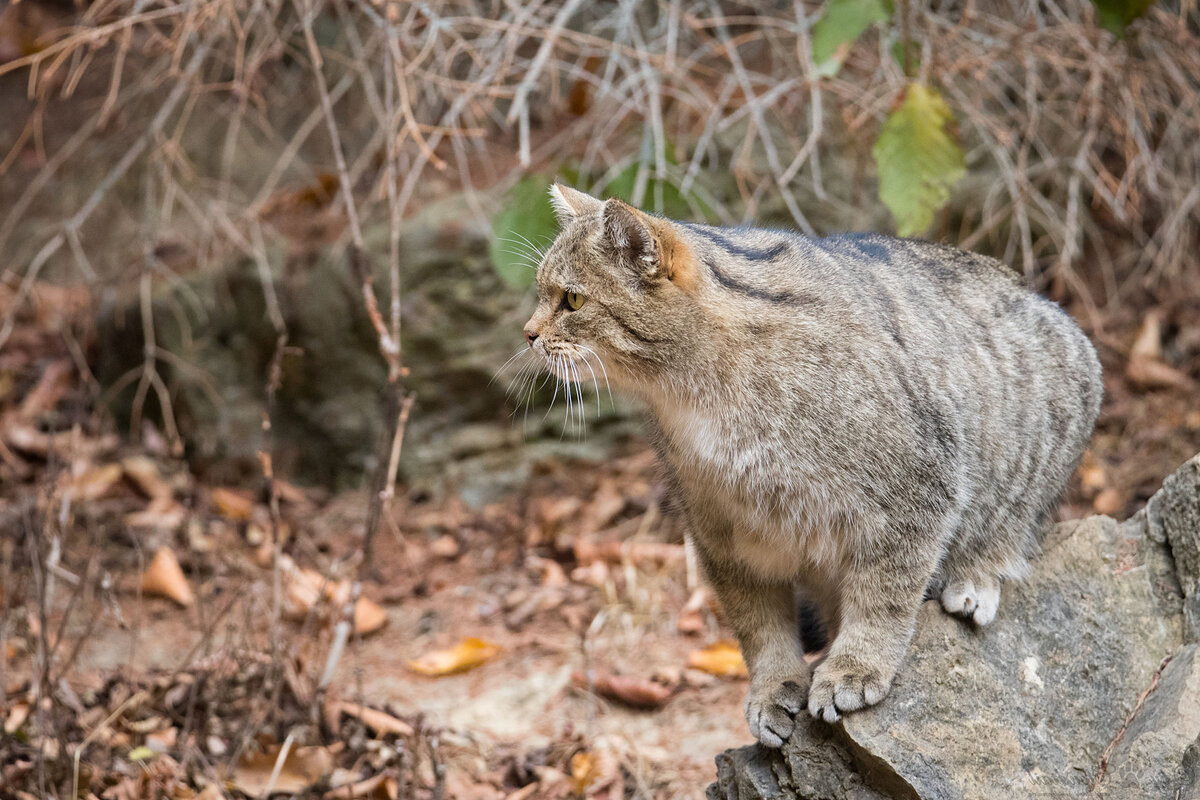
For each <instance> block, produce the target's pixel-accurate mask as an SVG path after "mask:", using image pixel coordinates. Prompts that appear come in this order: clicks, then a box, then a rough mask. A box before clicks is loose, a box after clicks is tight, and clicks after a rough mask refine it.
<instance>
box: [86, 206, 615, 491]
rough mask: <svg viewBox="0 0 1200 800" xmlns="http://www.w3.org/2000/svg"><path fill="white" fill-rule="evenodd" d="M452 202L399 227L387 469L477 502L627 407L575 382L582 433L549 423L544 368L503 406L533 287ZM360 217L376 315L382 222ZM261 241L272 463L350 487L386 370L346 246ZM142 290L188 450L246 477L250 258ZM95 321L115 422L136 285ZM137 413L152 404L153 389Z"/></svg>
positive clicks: (254, 469)
mask: <svg viewBox="0 0 1200 800" xmlns="http://www.w3.org/2000/svg"><path fill="white" fill-rule="evenodd" d="M452 206H453V204H446V205H445V206H444V207H442V208H440V209H437V208H435V209H431V210H429V211H428V212H426V213H424V214H423V215H422V216H420V217H418V218H417V219H414V220H413V221H412V222H411V223H409V224H407V226H406V227H405V228H404V230H403V232H402V233H403V235H402V239H401V253H402V256H401V265H400V266H401V272H402V276H401V281H402V285H403V296H402V309H401V311H402V347H403V360H404V363H405V366H406V367H407V368H408V369H409V375H408V376H407V377H406V378H405V379H404V380H405V388H406V389H407V390H409V391H411V392H413V393H415V395H416V405H415V407H414V409H413V413H412V415H411V417H410V418H409V424H408V428H407V435H406V438H405V443H404V449H403V451H402V464H401V468H402V478H403V479H404V480H405V481H406V482H407V483H408V484H409V485H410V486H412V487H416V488H418V489H421V490H429V491H435V492H436V491H438V490H439V488H441V486H442V485H445V484H449V485H450V486H452V487H453V488H454V489H455V490H456V491H458V492H459V493H460V494H461V495H462V496H463V497H464V498H466V499H467V500H468V502H472V503H473V504H482V503H485V502H487V501H488V500H490V499H493V498H494V497H495V496H496V495H497V494H498V493H500V492H501V491H503V490H504V489H505V488H511V487H513V486H515V485H518V484H519V483H521V482H522V481H524V480H525V479H526V477H527V476H528V474H529V472H530V468H531V464H532V463H534V462H535V461H536V460H537V459H539V458H544V457H546V456H548V455H554V456H558V457H585V458H588V457H590V458H602V457H604V456H605V455H606V454H607V453H608V452H609V450H610V449H611V447H612V445H613V444H614V442H619V441H623V440H625V439H627V438H628V436H629V435H631V434H632V433H634V432H636V431H637V429H638V423H637V421H636V420H634V419H633V418H632V417H630V416H629V415H628V414H622V413H617V412H616V411H615V410H614V409H613V408H612V406H611V404H610V403H609V402H608V395H607V393H605V394H604V403H603V407H604V411H603V414H602V416H601V417H600V418H599V420H596V415H597V411H596V409H597V400H596V397H595V395H594V393H592V392H591V390H590V389H585V400H586V401H587V403H588V412H589V413H588V414H587V417H588V421H589V423H593V421H594V420H595V422H594V424H589V427H588V432H587V437H586V439H580V438H576V437H574V436H572V435H566V436H563V435H562V431H563V428H562V424H561V421H562V410H563V399H562V397H563V396H562V393H561V392H560V393H559V396H558V398H557V403H556V406H555V409H554V413H551V414H549V415H548V416H547V415H546V409H547V407H548V406H549V405H550V401H551V397H552V395H553V389H554V382H553V381H548V382H546V383H545V385H543V386H542V388H541V392H540V393H539V394H537V396H536V398H535V399H534V401H533V403H532V409H531V410H530V412H529V414H528V416H527V417H526V416H525V415H518V416H515V417H514V411H515V402H514V400H513V399H511V398H509V397H508V396H507V390H508V388H509V381H510V379H511V377H512V376H511V375H510V374H505V375H500V376H497V377H496V379H495V380H493V376H495V375H496V374H497V371H498V370H499V369H500V367H501V365H503V364H504V363H505V362H506V361H507V359H508V358H509V357H510V356H512V355H513V354H514V353H515V352H517V351H518V348H519V347H520V346H522V345H523V337H522V334H521V328H522V326H523V325H524V323H525V320H526V319H527V318H528V316H529V313H530V312H531V311H532V309H533V305H532V302H531V301H532V295H531V293H529V292H521V291H515V290H513V289H510V288H508V287H506V286H505V285H504V284H503V283H501V281H500V280H499V278H498V277H497V276H496V273H495V270H494V269H493V267H492V265H491V262H490V261H489V260H488V256H487V242H488V237H489V236H490V232H489V231H488V230H487V229H486V228H483V227H481V226H478V225H469V224H464V223H463V222H462V221H461V219H462V216H463V214H462V209H461V208H459V207H452ZM366 234H367V239H368V240H367V250H368V252H369V253H370V254H371V259H372V263H373V264H374V265H375V267H376V268H377V278H376V289H377V292H378V293H379V297H380V308H381V310H382V311H383V313H384V314H385V316H386V315H387V314H388V313H389V312H388V308H389V301H388V299H387V298H386V297H384V293H385V292H386V290H387V288H386V287H387V285H388V284H387V277H386V274H385V273H386V265H387V258H386V253H387V251H388V238H387V230H386V226H384V227H378V226H377V227H374V228H368V229H367V231H366ZM269 256H270V262H271V264H272V265H274V266H276V269H277V274H276V275H275V283H276V287H275V289H276V294H277V296H278V299H279V306H280V309H281V312H282V315H283V317H284V321H285V323H286V326H287V331H288V347H289V350H288V351H287V353H286V354H285V355H284V357H283V360H282V376H281V377H282V381H281V385H280V387H279V390H278V392H277V394H276V397H275V407H274V410H273V413H272V424H273V430H274V434H275V437H274V444H273V447H274V460H275V469H276V472H277V473H278V474H281V475H285V476H288V477H289V478H291V479H299V480H302V481H304V482H307V483H319V484H325V485H328V486H331V487H335V488H342V487H358V486H360V485H361V483H362V479H363V476H364V475H365V474H366V473H368V472H369V471H370V470H371V469H372V468H373V467H374V465H375V459H376V457H377V440H378V437H379V432H380V430H381V428H382V424H383V415H384V392H383V390H384V386H385V383H386V368H385V365H384V362H383V359H382V358H381V356H380V354H379V349H378V342H377V340H376V337H375V333H374V330H373V329H372V327H371V325H370V324H369V322H368V320H367V318H366V314H365V313H364V311H363V306H362V297H361V292H360V288H359V286H358V285H357V284H355V283H354V281H353V279H352V277H351V274H350V270H349V268H348V267H347V265H346V263H344V260H335V258H334V256H333V255H331V254H330V253H329V252H327V251H318V252H311V253H301V254H297V253H290V254H289V253H286V252H284V250H283V249H282V248H278V249H274V250H271V251H270V253H269ZM339 258H343V257H342V256H339ZM279 265H282V268H281V269H280V268H279ZM151 307H152V321H153V330H154V333H155V340H156V344H157V346H158V347H159V348H162V350H164V351H166V352H167V353H168V354H169V355H170V357H169V358H164V359H163V360H161V361H159V362H158V365H157V369H158V371H159V373H160V375H161V376H162V378H163V380H164V381H165V383H166V385H167V386H168V387H169V390H170V394H171V400H172V408H171V416H172V417H173V419H174V421H175V423H177V425H178V428H179V431H180V433H181V437H182V439H183V441H184V442H185V443H186V444H187V457H188V459H189V461H190V462H191V464H192V466H193V467H194V468H195V469H196V470H198V471H199V472H201V473H202V474H203V475H204V477H205V478H206V479H208V480H211V481H214V482H217V483H239V482H242V481H244V480H252V479H254V478H255V477H257V476H258V474H259V465H258V460H257V457H256V453H257V451H258V450H260V449H262V448H263V447H264V446H265V444H266V437H265V434H264V432H263V426H262V413H263V410H264V408H265V394H266V382H267V375H268V372H269V369H270V365H271V362H272V359H273V358H274V356H275V351H276V346H277V338H278V337H277V334H276V332H275V329H274V327H273V326H272V325H271V323H270V321H269V316H268V314H267V312H266V306H265V302H264V294H263V289H262V284H261V279H260V276H259V272H258V269H257V267H256V266H255V264H254V263H253V262H251V261H248V260H242V261H234V262H231V263H229V264H225V265H220V266H214V267H213V268H210V269H205V270H194V271H192V272H190V273H186V274H185V275H183V276H181V277H180V278H179V279H178V280H175V281H173V282H170V283H168V282H167V281H161V282H156V283H155V285H154V292H153V299H152V305H151ZM97 327H98V331H97V338H98V347H97V355H98V364H97V368H96V371H97V377H98V378H99V380H100V382H101V384H102V385H103V386H104V387H105V388H106V389H109V390H110V393H109V396H110V397H111V402H110V408H111V409H112V411H113V413H114V416H115V417H116V418H117V419H118V420H119V421H121V422H122V423H123V424H128V422H129V420H130V418H131V417H132V411H133V406H134V398H135V394H136V387H137V384H138V380H137V378H138V376H139V375H140V373H141V369H142V363H143V358H144V356H143V350H144V345H143V325H142V319H141V306H140V298H139V294H138V287H137V285H134V286H131V287H129V289H128V290H127V291H123V292H118V293H116V294H115V295H114V296H112V297H109V298H107V300H106V307H105V308H103V309H101V315H100V319H99V321H98V323H97ZM538 383H539V384H540V383H541V381H539V382H538ZM122 387H123V388H122ZM144 416H145V417H146V418H149V419H153V420H155V421H158V420H160V419H162V417H163V416H164V415H163V412H162V409H161V408H160V407H159V405H158V397H157V394H156V393H155V392H153V391H151V392H150V393H149V395H148V397H147V399H146V403H145V413H144Z"/></svg>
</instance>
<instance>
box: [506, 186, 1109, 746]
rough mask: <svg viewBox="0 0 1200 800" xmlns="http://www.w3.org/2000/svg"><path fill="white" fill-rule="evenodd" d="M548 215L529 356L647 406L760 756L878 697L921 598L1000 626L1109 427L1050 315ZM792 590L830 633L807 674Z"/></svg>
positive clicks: (776, 244)
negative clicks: (1102, 423)
mask: <svg viewBox="0 0 1200 800" xmlns="http://www.w3.org/2000/svg"><path fill="white" fill-rule="evenodd" d="M551 199H552V202H553V204H554V208H555V212H556V214H557V216H558V218H559V222H560V227H561V230H560V233H559V235H558V237H557V238H556V239H555V241H554V242H553V243H552V244H551V246H550V248H549V250H548V251H547V253H546V255H545V257H544V259H543V260H542V262H541V264H540V265H539V267H538V272H537V292H538V301H539V302H538V306H537V310H536V311H535V312H534V314H533V317H532V318H531V319H530V320H529V323H528V324H527V325H526V326H525V337H526V340H527V341H528V343H529V345H530V347H532V349H533V350H534V352H536V353H538V354H540V355H542V356H544V357H545V358H546V361H547V364H548V365H549V367H550V369H551V370H552V371H554V372H556V373H557V374H559V376H560V377H563V378H569V376H570V374H571V372H572V370H573V369H574V370H582V369H583V367H585V366H587V367H590V368H592V369H593V371H594V372H596V373H599V372H600V369H599V365H603V368H604V370H606V372H607V375H608V376H609V377H610V378H611V380H612V382H613V383H614V384H617V385H618V386H620V387H622V388H624V389H625V390H627V391H628V392H630V393H632V394H633V395H635V396H636V397H638V398H640V399H641V400H642V401H643V402H644V403H645V405H646V407H647V409H648V412H649V413H648V417H649V423H648V424H649V428H650V436H651V440H652V441H653V443H654V446H655V448H656V450H657V452H658V455H659V460H660V462H661V465H662V467H663V469H664V472H665V474H666V477H667V481H668V485H669V489H670V491H671V493H672V495H673V497H674V498H675V499H676V500H677V502H678V504H679V505H680V506H681V508H682V510H683V512H684V514H685V516H686V519H687V522H688V527H689V529H690V530H689V536H690V539H691V542H692V544H693V546H694V548H695V551H696V553H697V555H698V557H699V560H700V563H701V565H702V567H703V571H704V573H705V576H706V578H707V580H708V581H709V583H710V584H711V586H712V588H713V590H714V592H715V594H716V597H717V600H718V601H719V603H720V606H721V608H722V609H723V611H724V614H725V616H726V618H727V619H728V621H729V623H730V624H731V626H732V627H733V628H734V631H735V632H736V634H737V637H738V640H739V642H740V644H741V648H742V653H743V655H744V657H745V659H746V663H747V666H748V667H749V671H750V688H749V692H748V694H747V698H746V704H745V711H746V718H747V721H748V722H749V725H750V731H751V733H752V734H753V735H754V736H755V738H757V739H758V740H759V741H761V742H762V743H763V744H764V745H767V746H770V747H779V746H781V744H782V743H783V741H784V740H785V739H786V738H787V737H788V736H789V734H790V733H791V731H792V729H793V727H794V724H795V722H794V719H795V715H796V714H798V713H800V712H801V711H802V709H805V708H807V710H808V712H809V713H810V714H812V715H813V716H814V717H818V718H823V719H825V720H828V721H833V720H836V719H838V718H839V716H840V715H841V714H842V713H845V712H849V711H854V710H856V709H860V708H863V707H865V706H869V705H873V704H875V703H878V702H879V701H880V700H882V699H883V698H884V696H885V695H886V694H887V693H888V691H889V689H890V687H891V684H892V679H893V677H894V676H895V674H896V669H897V667H898V666H899V664H900V661H901V658H902V657H903V655H904V653H905V651H906V649H907V648H908V643H909V640H910V639H911V637H912V632H913V624H914V619H915V617H916V613H917V610H918V608H919V606H920V604H921V603H922V601H923V599H924V598H925V596H926V593H927V592H930V593H932V594H933V595H934V596H939V597H940V599H941V604H942V606H943V607H944V608H945V610H946V611H947V612H949V613H951V614H956V615H959V616H962V617H964V618H967V619H969V620H972V621H973V622H974V623H975V624H976V625H986V624H988V623H989V622H991V621H992V619H993V617H994V616H995V614H996V609H997V604H998V603H999V599H1000V587H1001V583H1002V582H1003V581H1006V580H1010V579H1016V578H1020V577H1021V576H1022V575H1023V574H1024V573H1025V572H1026V571H1027V568H1028V559H1029V557H1030V556H1031V555H1032V554H1033V553H1034V552H1035V551H1036V549H1037V546H1038V534H1039V531H1040V529H1041V527H1042V524H1043V521H1044V520H1045V518H1046V516H1047V514H1048V512H1049V511H1050V510H1051V509H1052V507H1053V506H1054V504H1055V503H1056V501H1057V499H1058V497H1059V496H1060V494H1061V492H1062V491H1063V488H1064V486H1065V484H1066V482H1067V480H1068V478H1069V477H1070V475H1071V473H1072V472H1073V470H1074V466H1075V464H1076V462H1077V460H1078V458H1079V456H1080V454H1081V452H1082V450H1083V448H1084V446H1085V444H1086V442H1087V440H1088V437H1089V436H1090V435H1091V431H1092V427H1093V425H1094V423H1095V419H1096V415H1097V413H1098V412H1099V408H1100V399H1101V394H1102V384H1101V380H1100V364H1099V361H1098V360H1097V358H1096V353H1095V351H1094V349H1093V348H1092V345H1091V344H1090V342H1089V341H1088V340H1087V338H1086V337H1085V336H1084V334H1083V333H1082V332H1081V331H1080V329H1079V328H1078V327H1077V326H1076V325H1075V323H1074V322H1072V321H1071V319H1070V318H1069V317H1068V316H1067V315H1066V314H1065V313H1064V312H1063V311H1062V310H1061V309H1059V308H1058V306H1056V305H1055V304H1053V303H1051V302H1050V301H1048V300H1045V299H1043V298H1041V297H1039V296H1038V295H1037V294H1035V293H1033V292H1032V291H1030V290H1028V289H1026V288H1023V287H1022V286H1021V284H1020V283H1019V281H1018V280H1017V277H1016V275H1015V274H1014V273H1013V272H1011V271H1010V270H1009V269H1008V268H1006V267H1005V266H1004V265H1002V264H1001V263H999V262H997V261H995V260H993V259H990V258H987V257H984V256H980V255H976V254H973V253H968V252H963V251H960V250H955V249H952V248H949V247H944V246H941V245H938V244H933V243H930V242H924V241H914V240H905V239H895V238H890V237H886V236H879V235H870V234H854V235H843V236H833V237H829V238H824V239H816V238H809V237H805V236H801V235H799V234H795V233H789V232H783V231H769V230H756V229H752V228H715V227H708V226H705V225H697V224H690V223H681V222H672V221H670V220H666V219H662V218H660V217H656V216H652V215H650V214H647V213H644V212H642V211H639V210H637V209H634V208H632V207H630V206H629V205H626V204H625V203H623V202H622V201H620V200H617V199H610V200H608V201H602V200H600V199H597V198H595V197H592V196H590V195H587V194H584V193H582V192H579V191H576V190H574V189H570V188H568V187H565V186H560V185H555V186H554V187H553V188H552V190H551ZM594 362H599V364H597V365H596V366H593V363H594ZM798 588H799V589H800V590H801V591H803V593H804V595H805V596H806V597H807V598H808V600H809V601H810V602H812V603H814V604H815V605H816V606H817V608H819V609H820V613H821V616H822V619H823V620H824V621H825V624H826V626H827V628H828V631H829V633H830V635H831V644H830V645H829V649H828V652H827V654H826V656H825V658H824V660H822V661H820V662H819V663H818V664H817V666H816V667H815V669H813V670H812V671H811V673H810V669H809V667H808V666H807V664H806V663H805V661H804V660H803V659H802V654H801V649H800V643H799V639H798V633H797V631H798V623H797V616H796V602H795V599H796V594H795V593H796V591H797V589H798Z"/></svg>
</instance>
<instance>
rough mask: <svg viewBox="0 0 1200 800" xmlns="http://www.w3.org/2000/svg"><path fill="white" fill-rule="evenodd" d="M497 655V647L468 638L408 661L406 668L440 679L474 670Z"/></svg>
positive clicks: (498, 651)
mask: <svg viewBox="0 0 1200 800" xmlns="http://www.w3.org/2000/svg"><path fill="white" fill-rule="evenodd" d="M499 653H500V648H499V647H498V646H496V645H494V644H490V643H488V642H485V641H483V640H482V639H477V638H475V637H470V638H467V639H463V640H462V641H461V642H459V643H458V644H456V645H455V646H454V647H451V648H449V649H446V650H432V651H430V652H428V653H426V654H425V655H423V656H421V657H420V658H418V659H416V660H414V661H409V662H408V668H409V669H411V670H412V671H413V672H419V673H421V674H422V675H428V676H430V677H434V678H440V677H442V676H444V675H456V674H458V673H460V672H466V671H468V670H472V669H475V668H476V667H478V666H479V665H481V664H483V663H485V662H487V661H490V660H491V659H493V658H495V657H496V656H497V655H498V654H499Z"/></svg>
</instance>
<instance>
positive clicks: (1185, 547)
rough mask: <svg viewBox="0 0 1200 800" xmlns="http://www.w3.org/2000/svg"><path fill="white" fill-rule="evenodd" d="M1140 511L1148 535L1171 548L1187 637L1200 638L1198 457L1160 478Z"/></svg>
mask: <svg viewBox="0 0 1200 800" xmlns="http://www.w3.org/2000/svg"><path fill="white" fill-rule="evenodd" d="M1143 514H1144V516H1145V519H1146V527H1147V535H1149V536H1150V538H1152V539H1153V540H1154V541H1156V542H1160V543H1163V542H1165V543H1166V544H1167V546H1168V548H1169V549H1170V552H1171V558H1172V560H1173V561H1174V563H1175V577H1176V579H1177V580H1178V581H1179V586H1180V588H1181V589H1182V590H1183V596H1184V604H1183V614H1184V621H1185V624H1186V626H1187V636H1188V640H1189V641H1193V642H1195V641H1200V458H1193V459H1192V460H1190V461H1188V462H1187V463H1186V464H1184V465H1183V466H1182V467H1180V468H1179V469H1178V470H1176V471H1175V473H1174V474H1172V475H1171V476H1170V477H1168V478H1167V479H1166V480H1165V481H1163V487H1162V489H1161V490H1160V491H1158V492H1157V493H1156V494H1155V495H1154V497H1152V498H1150V502H1149V503H1147V504H1146V509H1145V511H1144V512H1143Z"/></svg>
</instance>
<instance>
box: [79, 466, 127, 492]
mask: <svg viewBox="0 0 1200 800" xmlns="http://www.w3.org/2000/svg"><path fill="white" fill-rule="evenodd" d="M123 472H124V470H123V469H122V468H121V465H120V464H102V465H100V466H98V467H92V468H91V469H89V470H87V471H86V472H84V473H83V474H82V475H79V476H77V477H76V478H75V479H74V480H72V481H71V483H70V487H71V493H72V494H73V495H74V497H75V498H76V499H78V500H99V499H100V498H101V497H103V496H104V495H106V494H108V492H109V490H110V489H112V487H113V486H115V485H116V484H117V481H119V480H121V474H122V473H123Z"/></svg>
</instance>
